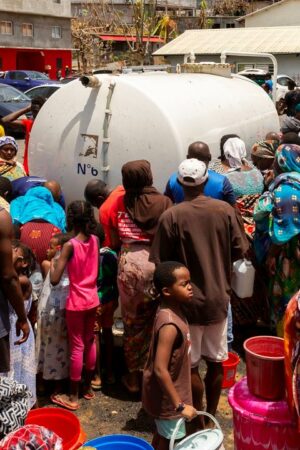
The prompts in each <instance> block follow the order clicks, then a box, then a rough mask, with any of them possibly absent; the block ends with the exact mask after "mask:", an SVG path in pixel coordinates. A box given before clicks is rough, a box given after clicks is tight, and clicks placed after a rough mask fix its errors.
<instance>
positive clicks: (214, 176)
mask: <svg viewBox="0 0 300 450" xmlns="http://www.w3.org/2000/svg"><path fill="white" fill-rule="evenodd" d="M225 179H226V177H225V175H222V174H221V173H218V172H215V171H214V170H212V169H208V181H214V182H219V183H222V184H223V183H224V180H225Z"/></svg>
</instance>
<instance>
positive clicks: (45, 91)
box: [25, 83, 62, 100]
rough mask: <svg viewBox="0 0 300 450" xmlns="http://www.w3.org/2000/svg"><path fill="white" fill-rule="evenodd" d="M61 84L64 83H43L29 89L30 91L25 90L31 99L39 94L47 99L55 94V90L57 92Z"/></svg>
mask: <svg viewBox="0 0 300 450" xmlns="http://www.w3.org/2000/svg"><path fill="white" fill-rule="evenodd" d="M61 86H62V85H61V84H59V83H56V84H43V85H42V86H36V87H33V88H31V89H28V91H25V94H26V95H27V97H29V98H30V99H31V100H32V99H33V98H34V97H37V96H41V97H44V98H46V99H47V98H49V97H51V95H52V94H54V92H56V91H57V89H59V88H61Z"/></svg>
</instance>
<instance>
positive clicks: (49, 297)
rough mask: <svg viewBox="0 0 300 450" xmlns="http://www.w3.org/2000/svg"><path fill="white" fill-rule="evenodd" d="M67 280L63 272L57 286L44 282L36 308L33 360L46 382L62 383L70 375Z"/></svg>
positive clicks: (47, 280) (48, 281)
mask: <svg viewBox="0 0 300 450" xmlns="http://www.w3.org/2000/svg"><path fill="white" fill-rule="evenodd" d="M68 293H69V278H68V276H67V274H66V272H64V274H63V276H62V278H61V281H60V283H59V284H58V285H57V286H52V285H51V284H50V273H48V274H47V277H46V279H45V282H44V285H43V289H42V293H41V296H40V300H39V306H38V319H37V338H36V359H37V372H38V373H41V374H42V376H43V378H44V379H45V380H63V379H64V378H67V377H68V376H69V351H68V335H67V326H66V320H65V309H64V308H65V302H66V299H67V297H68Z"/></svg>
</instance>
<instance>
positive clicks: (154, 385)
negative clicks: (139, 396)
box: [142, 309, 192, 419]
mask: <svg viewBox="0 0 300 450" xmlns="http://www.w3.org/2000/svg"><path fill="white" fill-rule="evenodd" d="M169 324H173V325H175V327H176V328H177V330H178V337H179V343H178V345H177V346H175V348H174V349H173V353H172V356H171V359H170V363H169V372H170V375H171V378H172V381H173V383H174V386H175V389H176V391H177V393H178V395H179V397H180V399H181V401H182V402H183V403H185V404H187V405H192V388H191V360H190V353H191V343H190V334H189V326H188V324H187V322H185V321H184V320H182V319H181V318H180V317H179V316H178V315H177V314H175V313H174V312H173V311H171V310H170V309H159V310H158V313H157V315H156V318H155V321H154V326H153V333H152V339H151V344H150V351H149V356H148V361H147V363H146V366H145V369H144V374H143V400H142V401H143V408H144V409H145V411H146V412H147V413H148V414H149V415H150V416H152V417H154V418H155V419H177V418H178V417H181V414H180V413H177V412H176V411H175V409H174V405H173V404H172V402H171V400H170V398H169V397H168V396H167V395H166V394H165V393H164V392H163V390H162V388H161V386H160V384H159V381H158V379H157V377H156V375H155V373H154V361H155V353H156V347H157V342H158V334H159V331H160V330H161V328H162V327H163V326H165V325H169Z"/></svg>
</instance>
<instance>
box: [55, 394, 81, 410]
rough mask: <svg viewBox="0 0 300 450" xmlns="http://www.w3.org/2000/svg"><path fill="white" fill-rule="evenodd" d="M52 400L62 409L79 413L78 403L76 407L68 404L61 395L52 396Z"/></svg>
mask: <svg viewBox="0 0 300 450" xmlns="http://www.w3.org/2000/svg"><path fill="white" fill-rule="evenodd" d="M50 400H51V402H52V403H54V404H55V405H58V406H61V407H62V408H66V409H68V410H69V411H77V409H78V408H79V404H78V403H76V405H72V404H71V403H68V402H67V401H65V400H64V399H63V398H62V397H61V396H60V395H59V394H58V395H57V394H56V395H54V394H53V395H51V397H50Z"/></svg>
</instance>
